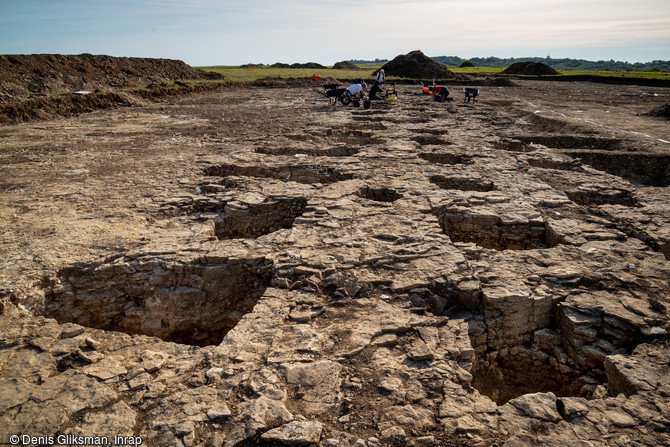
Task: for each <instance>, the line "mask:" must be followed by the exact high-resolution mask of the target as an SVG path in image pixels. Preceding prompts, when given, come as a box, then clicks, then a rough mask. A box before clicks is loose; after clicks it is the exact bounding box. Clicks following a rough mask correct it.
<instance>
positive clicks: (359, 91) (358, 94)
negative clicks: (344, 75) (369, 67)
mask: <svg viewBox="0 0 670 447" xmlns="http://www.w3.org/2000/svg"><path fill="white" fill-rule="evenodd" d="M365 87H367V84H366V83H365V82H363V83H360V84H351V85H350V86H349V87H347V90H348V91H349V94H350V95H351V97H352V98H359V99H360V98H363V96H365V92H364V91H363V89H364V88H365Z"/></svg>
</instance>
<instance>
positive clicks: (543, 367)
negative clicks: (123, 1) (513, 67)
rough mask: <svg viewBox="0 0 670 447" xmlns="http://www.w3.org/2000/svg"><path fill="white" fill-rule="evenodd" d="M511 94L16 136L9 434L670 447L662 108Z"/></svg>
mask: <svg viewBox="0 0 670 447" xmlns="http://www.w3.org/2000/svg"><path fill="white" fill-rule="evenodd" d="M515 84H516V86H509V87H486V86H481V87H479V88H480V94H479V96H478V98H477V102H475V103H465V104H464V103H462V91H463V90H462V88H461V87H462V86H458V85H450V86H449V88H450V91H451V92H452V95H453V96H454V97H455V99H456V100H455V101H454V102H446V103H435V102H432V101H431V100H430V98H429V97H425V96H422V95H415V93H419V87H416V86H412V85H403V86H399V87H398V88H399V90H400V96H399V99H398V100H397V101H393V102H384V101H376V102H373V104H372V108H371V109H369V110H363V109H354V108H352V107H351V106H349V107H342V106H338V107H337V110H332V107H330V106H329V105H328V103H327V101H325V100H324V98H322V97H319V96H318V95H316V94H315V93H314V92H313V91H311V89H305V88H295V87H291V86H290V85H289V86H288V87H284V88H253V87H252V88H248V87H247V88H229V89H225V90H220V91H217V92H211V93H205V94H196V95H187V96H174V97H173V96H170V97H165V98H157V99H153V100H139V99H138V100H134V101H130V102H131V103H132V104H131V105H126V106H125V107H118V108H113V109H110V110H105V111H96V112H92V113H88V114H82V115H78V116H75V117H68V118H55V119H51V120H47V121H31V122H28V123H24V124H20V125H5V126H3V127H2V128H1V129H0V132H1V134H2V139H1V140H0V145H1V146H0V147H1V148H2V149H1V150H2V159H1V160H0V163H1V164H2V165H1V169H2V184H1V185H2V188H1V189H0V203H1V204H2V205H0V212H1V214H2V215H1V218H0V222H1V223H0V225H2V234H3V236H2V237H3V243H2V245H1V247H0V250H1V251H2V256H0V258H1V260H0V263H2V268H0V271H2V273H1V278H0V280H1V284H0V287H1V288H2V291H3V299H2V304H3V306H2V319H3V321H2V325H1V326H0V327H1V328H2V329H0V334H1V335H0V421H1V423H0V435H1V437H2V440H1V441H2V442H9V441H10V436H12V435H15V436H23V435H27V436H33V437H40V436H42V437H48V436H51V437H53V438H54V439H56V438H57V437H58V436H60V435H62V436H73V437H75V438H67V439H70V440H72V439H74V440H75V441H78V440H80V439H81V437H99V439H98V441H100V439H101V438H102V437H104V438H105V439H106V440H108V441H109V444H112V443H114V442H115V441H119V440H120V439H119V438H114V437H115V436H118V437H140V438H141V441H142V442H143V445H150V446H182V445H184V446H221V445H225V446H233V445H278V444H284V445H322V446H354V445H355V446H364V445H365V446H382V445H415V446H430V445H436V446H439V445H451V446H455V445H479V446H493V445H498V446H502V445H505V446H508V447H509V446H521V445H546V446H568V445H569V446H582V445H583V446H603V445H605V446H619V445H631V446H638V445H666V444H668V443H670V434H669V433H668V430H669V429H670V421H669V420H668V415H669V414H670V408H669V405H668V402H669V394H670V374H669V372H670V371H668V369H669V363H668V362H669V361H670V356H669V349H668V336H667V330H668V315H667V307H668V291H669V284H668V281H669V279H670V263H669V261H668V259H667V257H668V256H669V245H668V240H670V230H669V229H670V225H668V224H669V223H670V222H669V221H670V193H669V192H668V188H667V186H668V183H669V180H670V178H669V177H668V169H667V167H668V160H669V158H670V155H669V152H668V151H669V144H668V143H667V141H669V140H670V135H668V125H667V120H664V118H659V117H654V116H649V115H646V113H647V112H649V111H650V110H652V109H654V108H656V107H659V106H661V105H662V104H663V102H664V101H665V102H667V96H668V93H667V92H666V91H664V90H663V89H657V90H656V91H655V92H652V93H654V94H650V93H649V88H648V87H647V88H645V87H639V86H607V85H600V84H587V83H557V82H541V81H524V80H519V81H515ZM415 90H416V91H415ZM654 95H655V96H654ZM662 140H665V141H662ZM77 437H79V438H77ZM124 439H125V441H124V442H126V441H128V443H130V442H129V441H133V440H138V438H124ZM20 441H21V442H23V439H22V438H20ZM28 441H30V439H28ZM88 441H91V442H93V441H94V440H93V439H88ZM31 442H32V441H31ZM40 442H41V441H40ZM36 444H37V443H36ZM26 445H28V444H26Z"/></svg>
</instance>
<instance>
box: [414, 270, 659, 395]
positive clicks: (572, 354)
mask: <svg viewBox="0 0 670 447" xmlns="http://www.w3.org/2000/svg"><path fill="white" fill-rule="evenodd" d="M547 280H548V279H547ZM543 281H544V279H543ZM504 289H505V290H503V291H501V292H499V293H500V296H501V297H502V296H503V295H506V294H507V293H509V292H508V291H507V288H504ZM495 294H496V291H495V290H491V289H489V288H488V287H487V286H486V284H485V283H480V282H479V281H473V280H465V281H462V282H460V283H455V282H448V283H442V284H440V285H438V286H431V290H430V292H428V293H427V294H426V295H425V296H424V297H422V299H421V300H420V302H421V303H423V304H424V305H425V306H426V309H427V310H428V311H430V312H432V313H434V314H436V315H444V314H446V315H449V317H450V318H463V319H465V320H466V321H468V325H469V331H468V335H469V337H470V342H471V345H472V348H473V350H474V351H475V354H474V359H473V360H472V363H471V369H470V373H471V374H472V381H471V383H470V384H471V386H473V387H474V388H476V389H477V390H478V391H479V392H480V393H481V394H483V395H486V396H488V397H489V398H491V400H493V401H494V402H496V404H498V405H504V404H505V403H506V402H508V401H509V400H511V399H514V398H517V397H519V396H522V395H524V394H529V393H538V392H542V393H546V392H552V393H554V394H555V395H556V396H558V397H570V396H577V397H584V398H590V397H591V396H592V394H593V393H594V391H595V390H596V387H597V386H599V385H605V386H606V385H607V376H606V374H605V370H604V367H603V361H604V358H605V356H606V355H609V354H614V353H630V352H632V351H633V349H634V348H635V347H636V346H637V345H638V344H639V343H643V342H650V340H649V339H648V337H646V336H644V335H643V334H642V332H641V331H640V328H639V327H637V326H634V325H632V324H631V323H629V322H628V321H627V320H625V317H624V318H621V317H617V316H616V315H613V314H608V313H607V311H606V310H604V309H603V308H600V307H593V308H584V307H580V304H578V302H577V301H571V300H570V299H565V300H559V301H556V300H555V299H553V298H548V299H546V300H544V304H542V303H540V304H539V305H538V300H537V297H534V296H532V294H531V295H530V296H528V297H525V298H524V299H516V300H512V301H513V302H506V301H507V299H505V300H503V301H501V302H496V300H495V298H494V297H493V295H495ZM520 314H529V315H534V319H533V320H532V321H529V322H526V323H525V324H524V325H522V326H515V324H514V323H513V320H514V319H515V318H517V317H518V315H520ZM594 353H597V355H594Z"/></svg>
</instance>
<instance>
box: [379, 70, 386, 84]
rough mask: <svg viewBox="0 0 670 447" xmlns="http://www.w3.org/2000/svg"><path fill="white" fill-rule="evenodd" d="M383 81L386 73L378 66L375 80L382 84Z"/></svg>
mask: <svg viewBox="0 0 670 447" xmlns="http://www.w3.org/2000/svg"><path fill="white" fill-rule="evenodd" d="M385 81H386V74H385V73H384V69H383V68H380V69H379V71H378V72H377V82H379V83H380V84H383V83H384V82H385Z"/></svg>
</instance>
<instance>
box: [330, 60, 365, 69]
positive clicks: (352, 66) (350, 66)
mask: <svg viewBox="0 0 670 447" xmlns="http://www.w3.org/2000/svg"><path fill="white" fill-rule="evenodd" d="M333 68H334V69H335V70H360V69H361V67H359V66H357V65H356V64H354V63H353V62H349V61H342V62H337V63H336V64H335V65H333Z"/></svg>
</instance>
